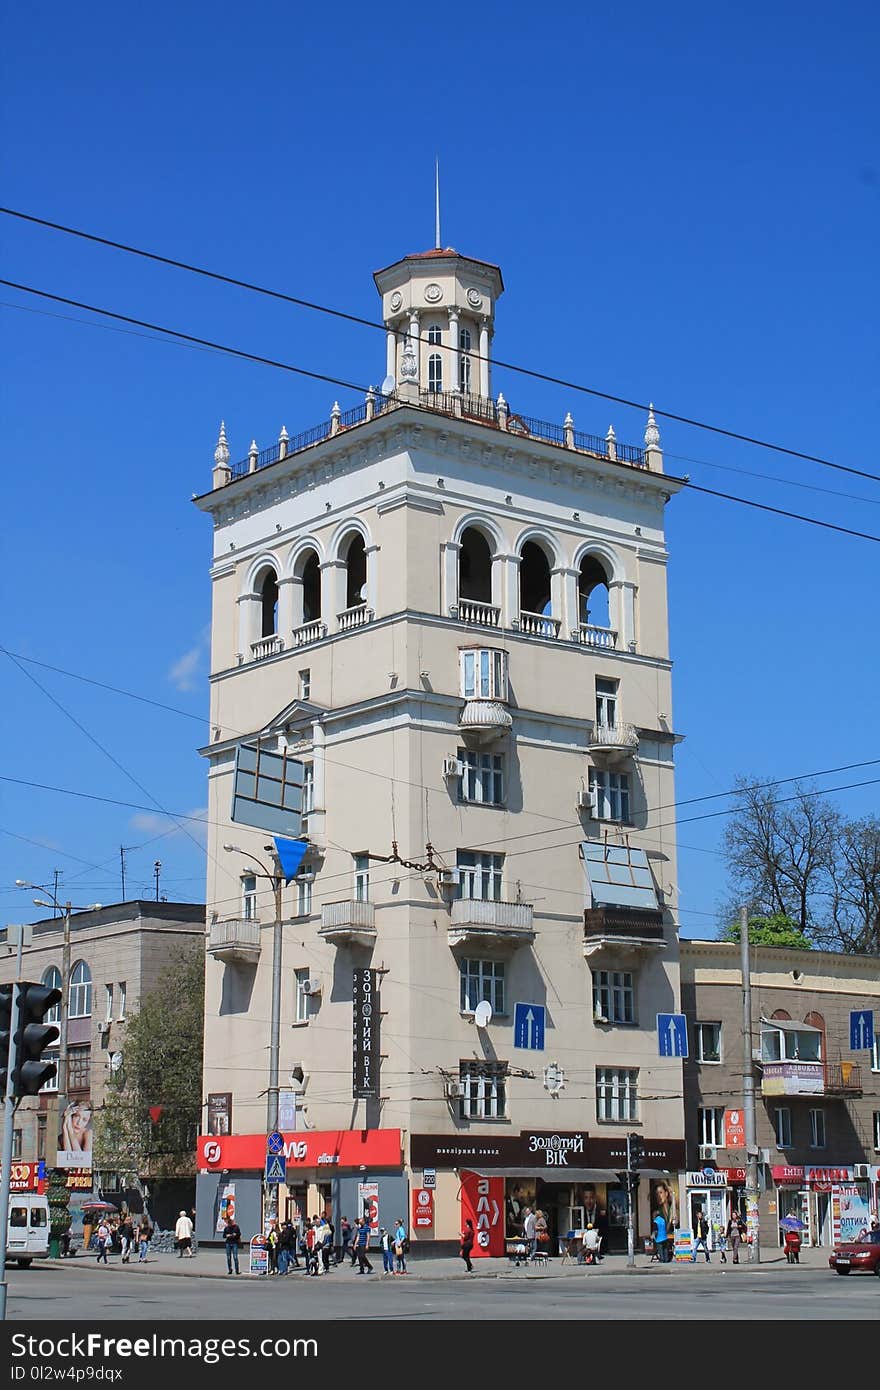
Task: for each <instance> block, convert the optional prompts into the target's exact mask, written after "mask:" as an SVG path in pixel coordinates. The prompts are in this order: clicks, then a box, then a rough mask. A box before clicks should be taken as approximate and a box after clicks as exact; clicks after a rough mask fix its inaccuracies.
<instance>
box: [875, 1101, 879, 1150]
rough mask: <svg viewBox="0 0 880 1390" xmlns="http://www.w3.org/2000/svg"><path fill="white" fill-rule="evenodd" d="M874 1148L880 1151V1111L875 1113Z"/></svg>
mask: <svg viewBox="0 0 880 1390" xmlns="http://www.w3.org/2000/svg"><path fill="white" fill-rule="evenodd" d="M874 1148H875V1149H880V1110H875V1111H874Z"/></svg>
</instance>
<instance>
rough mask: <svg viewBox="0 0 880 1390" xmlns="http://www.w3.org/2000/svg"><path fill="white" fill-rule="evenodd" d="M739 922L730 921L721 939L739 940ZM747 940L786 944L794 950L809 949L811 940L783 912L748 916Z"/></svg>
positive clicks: (775, 944)
mask: <svg viewBox="0 0 880 1390" xmlns="http://www.w3.org/2000/svg"><path fill="white" fill-rule="evenodd" d="M739 939H740V926H739V922H731V924H730V926H729V927H727V928H726V929H725V931H724V933H723V935H722V937H721V940H722V941H739ZM749 942H750V943H751V945H753V946H787V947H789V948H790V949H792V950H795V951H811V950H812V949H813V946H812V942H811V941H810V940H809V938H808V937H806V936H805V935H804V933H803V932H802V931H800V930H799V928H798V927H797V926H796V924H795V923H794V922H793V921H792V920H791V918H790V917H786V916H785V913H783V912H776V913H774V914H773V916H772V917H750V918H749Z"/></svg>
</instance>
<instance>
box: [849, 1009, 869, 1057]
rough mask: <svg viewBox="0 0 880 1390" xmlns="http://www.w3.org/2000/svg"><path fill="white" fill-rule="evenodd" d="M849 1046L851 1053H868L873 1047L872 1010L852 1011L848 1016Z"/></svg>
mask: <svg viewBox="0 0 880 1390" xmlns="http://www.w3.org/2000/svg"><path fill="white" fill-rule="evenodd" d="M849 1045H850V1051H852V1052H870V1050H871V1048H872V1047H873V1046H874V1010H873V1009H853V1010H852V1011H851V1013H850V1016H849Z"/></svg>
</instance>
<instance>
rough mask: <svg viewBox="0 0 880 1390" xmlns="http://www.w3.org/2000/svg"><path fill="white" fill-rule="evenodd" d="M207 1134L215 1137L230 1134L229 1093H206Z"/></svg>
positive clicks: (230, 1112)
mask: <svg viewBox="0 0 880 1390" xmlns="http://www.w3.org/2000/svg"><path fill="white" fill-rule="evenodd" d="M208 1133H209V1134H216V1135H223V1134H231V1133H232V1092H231V1091H210V1092H209V1093H208Z"/></svg>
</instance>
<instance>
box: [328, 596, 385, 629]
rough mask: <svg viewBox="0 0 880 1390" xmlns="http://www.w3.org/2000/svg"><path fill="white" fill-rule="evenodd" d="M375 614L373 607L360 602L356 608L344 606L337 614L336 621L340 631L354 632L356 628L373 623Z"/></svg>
mask: <svg viewBox="0 0 880 1390" xmlns="http://www.w3.org/2000/svg"><path fill="white" fill-rule="evenodd" d="M374 617H375V614H374V612H373V610H372V608H367V606H366V605H365V604H363V603H358V604H356V605H355V607H354V608H344V609H343V610H342V612H341V613H339V614H337V618H336V621H337V622H338V624H339V631H340V632H354V630H355V628H358V627H366V625H367V623H371V622H372V621H373V618H374Z"/></svg>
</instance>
